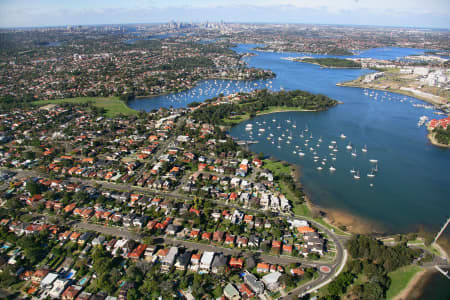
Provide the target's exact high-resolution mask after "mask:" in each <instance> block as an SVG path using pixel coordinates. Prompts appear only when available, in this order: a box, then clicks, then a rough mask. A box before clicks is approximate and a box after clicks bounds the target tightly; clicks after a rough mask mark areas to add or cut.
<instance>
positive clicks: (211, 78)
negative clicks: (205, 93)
mask: <svg viewBox="0 0 450 300" xmlns="http://www.w3.org/2000/svg"><path fill="white" fill-rule="evenodd" d="M273 74H274V75H273V76H271V77H267V78H231V77H230V78H224V77H216V76H212V77H208V78H204V79H200V80H198V82H195V83H194V84H193V85H192V86H191V87H189V88H185V89H182V90H180V91H174V92H165V93H161V94H158V95H142V96H136V97H135V99H137V100H139V99H151V98H155V97H159V96H165V95H170V94H176V93H182V92H186V91H189V90H192V89H194V88H196V87H197V86H198V85H199V84H200V83H201V82H202V81H206V80H231V81H255V80H269V79H273V78H275V77H277V75H276V74H275V73H273ZM212 98H214V97H212Z"/></svg>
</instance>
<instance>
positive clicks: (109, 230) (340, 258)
mask: <svg viewBox="0 0 450 300" xmlns="http://www.w3.org/2000/svg"><path fill="white" fill-rule="evenodd" d="M167 145H168V143H165V146H167ZM164 148H165V147H164ZM161 150H162V149H161ZM14 171H16V172H17V173H18V174H17V175H16V177H18V178H23V177H33V176H34V177H42V176H46V174H41V173H39V172H36V171H32V170H14ZM69 181H71V182H78V183H82V184H85V185H101V186H102V187H104V188H108V189H112V190H120V191H132V190H134V191H139V192H140V193H143V194H145V195H148V196H152V197H155V196H157V197H171V198H174V199H179V200H183V201H190V200H191V197H188V196H185V195H182V194H179V193H177V192H168V193H162V192H154V191H150V190H149V188H142V187H137V186H133V185H131V184H124V183H111V182H106V181H100V180H91V179H85V178H76V177H72V178H70V179H69ZM211 201H212V202H214V203H216V204H220V205H222V206H226V207H229V208H235V209H239V210H241V211H245V212H251V213H261V210H257V209H251V208H243V207H242V206H239V205H235V204H230V203H225V202H222V201H217V200H211ZM279 216H280V217H283V218H290V219H297V218H296V217H292V216H291V215H289V214H279ZM301 218H302V219H307V220H308V221H309V222H310V223H311V224H312V225H314V226H315V227H316V228H318V229H319V230H320V231H321V232H323V233H325V234H326V235H327V236H328V239H330V240H331V241H333V243H334V244H335V246H336V255H335V258H334V261H333V262H331V263H323V262H315V261H311V260H306V259H301V258H296V257H288V256H283V255H280V256H275V255H268V254H263V253H261V252H260V251H254V253H258V254H259V255H260V257H261V258H262V259H263V260H264V261H267V262H268V263H271V264H282V265H284V264H290V263H301V264H302V265H303V266H304V267H320V266H322V265H326V266H328V267H329V268H330V269H331V272H330V273H328V274H323V273H321V274H320V276H319V278H317V279H315V280H314V281H312V282H308V283H305V284H304V285H302V286H300V287H297V288H295V289H294V290H292V291H290V292H289V294H288V295H286V296H284V297H283V299H293V298H295V297H296V296H298V295H301V294H303V293H305V292H306V291H307V290H312V289H315V288H318V287H320V286H322V285H325V284H327V283H329V282H331V280H332V279H333V278H334V277H335V276H337V275H338V274H339V272H340V271H341V270H342V266H343V265H345V262H346V255H344V247H343V245H342V242H343V241H344V240H345V239H347V238H348V237H345V236H338V235H336V234H335V233H334V232H332V231H331V230H329V229H328V228H326V227H325V226H323V225H322V224H320V223H318V222H316V221H315V220H313V219H310V218H305V217H301ZM74 226H75V227H77V228H82V229H86V230H93V231H97V232H101V233H103V234H107V235H115V236H121V237H124V238H128V239H134V240H141V239H142V236H141V235H140V234H137V233H135V232H131V231H129V230H127V229H124V228H119V227H107V226H101V225H96V224H90V223H84V222H79V223H75V224H74ZM161 238H163V240H164V242H165V243H167V244H172V245H183V246H184V247H186V248H189V249H199V250H203V251H214V252H222V253H224V254H229V255H238V254H240V253H243V252H244V251H240V250H238V249H229V248H223V247H219V246H216V245H211V244H209V245H206V244H201V243H194V242H189V241H183V240H178V239H172V238H168V237H161Z"/></svg>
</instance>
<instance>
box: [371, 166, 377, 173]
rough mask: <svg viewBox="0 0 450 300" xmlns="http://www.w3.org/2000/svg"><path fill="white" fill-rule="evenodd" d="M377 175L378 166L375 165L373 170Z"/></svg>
mask: <svg viewBox="0 0 450 300" xmlns="http://www.w3.org/2000/svg"><path fill="white" fill-rule="evenodd" d="M372 170H373V171H374V172H375V173H376V172H378V164H376V165H375V168H373V169H372Z"/></svg>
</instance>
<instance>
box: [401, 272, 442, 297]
mask: <svg viewBox="0 0 450 300" xmlns="http://www.w3.org/2000/svg"><path fill="white" fill-rule="evenodd" d="M433 273H434V272H433V271H430V270H427V269H423V270H421V271H420V272H418V273H416V274H415V275H414V276H413V278H411V280H410V281H409V282H408V284H407V285H406V287H405V288H404V289H403V290H401V291H400V293H398V294H397V295H396V296H395V297H393V298H392V300H407V299H409V298H410V296H412V295H413V293H417V294H420V292H421V291H422V290H423V288H424V286H425V285H426V281H427V280H422V279H424V277H427V276H428V277H430V276H431V274H433ZM416 287H419V288H418V289H416Z"/></svg>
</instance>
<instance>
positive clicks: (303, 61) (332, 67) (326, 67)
mask: <svg viewBox="0 0 450 300" xmlns="http://www.w3.org/2000/svg"><path fill="white" fill-rule="evenodd" d="M282 59H283V58H282ZM286 60H290V59H286ZM290 61H293V62H300V63H305V64H311V65H316V66H319V67H321V68H323V69H355V70H360V69H362V67H335V66H326V65H322V64H320V63H316V62H310V61H305V60H303V59H300V60H296V59H292V60H290Z"/></svg>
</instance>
